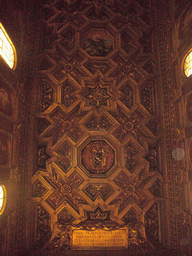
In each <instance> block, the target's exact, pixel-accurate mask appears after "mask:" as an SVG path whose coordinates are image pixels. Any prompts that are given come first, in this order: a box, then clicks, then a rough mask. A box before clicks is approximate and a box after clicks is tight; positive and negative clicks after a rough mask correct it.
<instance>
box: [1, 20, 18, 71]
mask: <svg viewBox="0 0 192 256" xmlns="http://www.w3.org/2000/svg"><path fill="white" fill-rule="evenodd" d="M0 55H1V56H2V58H3V59H4V60H5V62H6V63H7V64H8V65H9V67H10V68H11V69H15V67H16V51H15V47H14V45H13V43H12V42H11V39H10V38H9V36H8V34H7V32H6V31H5V29H4V27H3V25H2V24H1V23H0Z"/></svg>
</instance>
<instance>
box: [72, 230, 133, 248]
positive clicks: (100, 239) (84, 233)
mask: <svg viewBox="0 0 192 256" xmlns="http://www.w3.org/2000/svg"><path fill="white" fill-rule="evenodd" d="M71 242H72V248H74V249H81V250H83V249H85V250H86V249H88V248H89V249H91V248H94V249H95V248H111V247H113V248H117V249H118V248H122V247H124V248H127V247H128V229H127V227H125V228H121V229H117V230H103V229H95V230H81V229H74V230H72V239H71Z"/></svg>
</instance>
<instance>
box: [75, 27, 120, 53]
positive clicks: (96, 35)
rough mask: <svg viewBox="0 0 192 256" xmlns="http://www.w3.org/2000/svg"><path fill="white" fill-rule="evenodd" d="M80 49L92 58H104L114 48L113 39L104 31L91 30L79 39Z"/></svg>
mask: <svg viewBox="0 0 192 256" xmlns="http://www.w3.org/2000/svg"><path fill="white" fill-rule="evenodd" d="M80 44H81V47H82V49H83V50H84V51H85V52H86V53H87V54H88V55H89V56H92V57H106V56H107V55H108V54H109V53H111V52H112V51H113V50H114V48H115V45H114V38H113V37H112V35H111V34H110V33H109V32H108V31H106V30H104V29H91V30H89V31H88V32H87V33H85V35H83V37H82V38H81V42H80Z"/></svg>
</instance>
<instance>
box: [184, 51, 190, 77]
mask: <svg viewBox="0 0 192 256" xmlns="http://www.w3.org/2000/svg"><path fill="white" fill-rule="evenodd" d="M184 73H185V75H186V76H187V77H189V76H190V75H191V74H192V51H191V52H190V53H189V54H188V55H187V57H186V59H185V62H184Z"/></svg>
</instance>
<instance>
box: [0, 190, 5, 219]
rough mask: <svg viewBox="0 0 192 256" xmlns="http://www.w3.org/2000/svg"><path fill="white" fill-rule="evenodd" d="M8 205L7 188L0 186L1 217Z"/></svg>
mask: <svg viewBox="0 0 192 256" xmlns="http://www.w3.org/2000/svg"><path fill="white" fill-rule="evenodd" d="M5 204H6V188H5V186H3V185H2V186H0V215H1V214H2V213H3V211H4V209H5Z"/></svg>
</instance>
